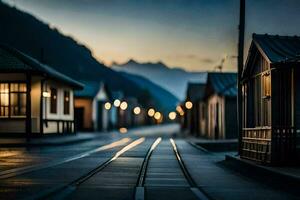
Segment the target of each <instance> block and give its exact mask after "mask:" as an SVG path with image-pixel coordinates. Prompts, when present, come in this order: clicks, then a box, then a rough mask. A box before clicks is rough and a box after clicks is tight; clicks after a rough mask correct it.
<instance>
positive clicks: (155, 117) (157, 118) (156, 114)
mask: <svg viewBox="0 0 300 200" xmlns="http://www.w3.org/2000/svg"><path fill="white" fill-rule="evenodd" d="M160 118H161V113H160V112H156V113H155V114H154V119H156V120H159V119H160Z"/></svg>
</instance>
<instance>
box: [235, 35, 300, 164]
mask: <svg viewBox="0 0 300 200" xmlns="http://www.w3.org/2000/svg"><path fill="white" fill-rule="evenodd" d="M299 53H300V37H296V36H294V37H287V36H272V35H257V34H253V39H252V43H251V46H250V49H249V53H248V58H247V61H246V64H245V67H244V70H243V74H242V83H241V84H242V85H243V119H242V120H243V131H242V135H241V136H242V137H241V138H240V139H241V140H240V144H241V146H240V147H241V149H240V150H241V151H240V152H241V157H242V158H247V159H251V160H254V161H259V162H266V163H286V162H287V161H291V162H294V160H295V159H296V155H295V154H296V145H297V135H296V134H297V133H298V132H299V130H300V92H299V91H300V88H299V87H300V68H299V67H300V54H299ZM298 144H299V142H298Z"/></svg>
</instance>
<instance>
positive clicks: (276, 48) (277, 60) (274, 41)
mask: <svg viewBox="0 0 300 200" xmlns="http://www.w3.org/2000/svg"><path fill="white" fill-rule="evenodd" d="M256 52H259V53H260V54H261V55H262V56H263V58H264V59H266V60H267V61H268V62H269V63H270V64H271V65H272V66H271V67H276V66H279V65H282V64H291V63H293V64H294V63H300V37H298V36H279V35H268V34H264V35H261V34H255V33H254V34H253V35H252V42H251V46H250V48H249V52H248V57H247V60H246V63H245V67H244V69H243V72H242V78H245V77H246V76H247V74H248V73H249V72H250V71H251V66H252V64H253V62H254V61H255V58H256V56H255V55H256V54H257V53H256Z"/></svg>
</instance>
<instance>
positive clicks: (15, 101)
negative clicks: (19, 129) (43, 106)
mask: <svg viewBox="0 0 300 200" xmlns="http://www.w3.org/2000/svg"><path fill="white" fill-rule="evenodd" d="M25 115H26V84H25V83H0V116H1V117H17V116H25Z"/></svg>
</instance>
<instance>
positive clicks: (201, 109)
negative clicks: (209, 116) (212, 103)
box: [185, 83, 207, 136]
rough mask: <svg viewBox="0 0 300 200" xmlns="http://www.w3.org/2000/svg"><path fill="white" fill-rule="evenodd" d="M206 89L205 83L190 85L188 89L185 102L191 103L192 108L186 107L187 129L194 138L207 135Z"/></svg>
mask: <svg viewBox="0 0 300 200" xmlns="http://www.w3.org/2000/svg"><path fill="white" fill-rule="evenodd" d="M205 87H206V84H205V83H188V87H187V92H186V99H185V102H191V103H192V104H191V105H192V107H191V108H190V109H188V108H186V107H185V110H186V113H185V115H186V116H185V118H186V120H187V122H186V126H187V127H186V128H187V129H188V131H189V133H190V134H192V135H194V136H204V135H205V133H206V123H205V121H206V113H207V112H206V104H205V101H204V99H203V98H204V94H205Z"/></svg>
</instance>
